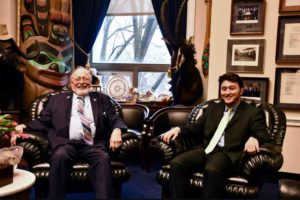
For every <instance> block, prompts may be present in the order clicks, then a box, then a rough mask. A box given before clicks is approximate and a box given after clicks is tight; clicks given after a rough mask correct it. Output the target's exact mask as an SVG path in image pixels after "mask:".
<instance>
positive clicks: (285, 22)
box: [276, 15, 300, 63]
mask: <svg viewBox="0 0 300 200" xmlns="http://www.w3.org/2000/svg"><path fill="white" fill-rule="evenodd" d="M276 63H300V15H294V16H291V15H289V16H279V18H278V29H277V44H276Z"/></svg>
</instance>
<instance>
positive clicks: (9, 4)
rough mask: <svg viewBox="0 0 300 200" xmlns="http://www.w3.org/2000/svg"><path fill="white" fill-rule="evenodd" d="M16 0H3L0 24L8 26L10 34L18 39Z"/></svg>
mask: <svg viewBox="0 0 300 200" xmlns="http://www.w3.org/2000/svg"><path fill="white" fill-rule="evenodd" d="M16 10H17V9H16V0H1V2H0V13H1V14H0V24H6V25H7V30H8V33H9V34H11V35H13V36H14V38H16V37H15V36H16V28H17V26H16V13H17V12H16Z"/></svg>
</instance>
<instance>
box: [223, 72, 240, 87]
mask: <svg viewBox="0 0 300 200" xmlns="http://www.w3.org/2000/svg"><path fill="white" fill-rule="evenodd" d="M224 81H230V82H235V83H237V84H238V85H239V86H240V88H243V87H244V83H243V80H242V79H241V77H240V76H239V75H237V74H235V73H230V72H227V73H226V74H223V75H222V76H220V77H219V87H221V84H222V83H223V82H224Z"/></svg>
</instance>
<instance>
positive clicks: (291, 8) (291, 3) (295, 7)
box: [279, 0, 300, 13]
mask: <svg viewBox="0 0 300 200" xmlns="http://www.w3.org/2000/svg"><path fill="white" fill-rule="evenodd" d="M298 11H300V1H299V0H279V13H285V12H298Z"/></svg>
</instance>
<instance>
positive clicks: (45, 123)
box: [27, 92, 127, 150]
mask: <svg viewBox="0 0 300 200" xmlns="http://www.w3.org/2000/svg"><path fill="white" fill-rule="evenodd" d="M72 98H73V93H72V92H69V93H60V94H57V95H54V96H51V97H49V100H48V103H47V105H46V106H45V108H44V109H43V110H42V111H41V113H40V116H39V118H37V119H35V120H33V121H31V122H29V123H28V124H27V127H28V128H29V129H31V130H36V131H43V132H45V133H47V137H48V139H49V142H50V145H51V148H52V150H55V149H56V148H57V147H58V146H60V145H63V144H65V143H67V142H68V141H69V125H70V118H71V109H72ZM90 100H91V106H92V110H93V116H94V122H95V126H96V132H95V137H94V143H97V142H105V143H107V142H108V140H109V138H110V135H111V131H112V130H113V129H114V128H120V129H121V130H122V132H124V131H126V130H127V126H126V124H125V123H124V122H123V120H122V119H121V118H120V117H119V115H118V114H117V113H116V112H115V109H114V108H113V105H112V103H111V102H110V97H109V96H107V95H105V94H102V93H98V92H91V93H90Z"/></svg>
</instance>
